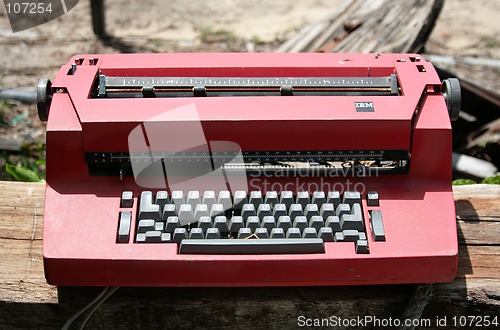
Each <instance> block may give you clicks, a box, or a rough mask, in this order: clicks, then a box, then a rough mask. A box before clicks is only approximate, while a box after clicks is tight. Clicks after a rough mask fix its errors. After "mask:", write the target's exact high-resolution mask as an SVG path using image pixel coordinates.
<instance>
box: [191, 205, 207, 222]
mask: <svg viewBox="0 0 500 330" xmlns="http://www.w3.org/2000/svg"><path fill="white" fill-rule="evenodd" d="M209 216H210V213H209V212H208V205H207V204H198V205H196V207H195V208H194V219H195V220H196V221H199V220H200V219H201V217H209Z"/></svg>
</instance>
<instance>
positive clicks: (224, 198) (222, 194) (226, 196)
mask: <svg viewBox="0 0 500 330" xmlns="http://www.w3.org/2000/svg"><path fill="white" fill-rule="evenodd" d="M217 203H218V204H222V206H223V208H224V211H226V210H229V209H230V208H232V207H233V201H232V200H231V193H230V192H229V191H227V190H222V191H219V198H217Z"/></svg>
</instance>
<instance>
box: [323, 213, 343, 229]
mask: <svg viewBox="0 0 500 330" xmlns="http://www.w3.org/2000/svg"><path fill="white" fill-rule="evenodd" d="M325 226H326V227H330V228H332V230H333V231H334V232H337V231H341V230H342V228H341V227H340V219H339V217H338V216H336V215H334V216H329V217H328V218H326V221H325Z"/></svg>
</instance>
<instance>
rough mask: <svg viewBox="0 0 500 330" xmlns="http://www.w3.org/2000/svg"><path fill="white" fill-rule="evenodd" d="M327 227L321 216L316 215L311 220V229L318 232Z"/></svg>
mask: <svg viewBox="0 0 500 330" xmlns="http://www.w3.org/2000/svg"><path fill="white" fill-rule="evenodd" d="M324 225H325V222H324V221H323V218H322V217H320V216H319V215H315V216H313V217H311V219H309V227H311V228H314V229H316V231H318V230H319V229H320V228H321V227H323V226H324Z"/></svg>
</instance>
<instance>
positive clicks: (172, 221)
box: [165, 217, 180, 233]
mask: <svg viewBox="0 0 500 330" xmlns="http://www.w3.org/2000/svg"><path fill="white" fill-rule="evenodd" d="M179 227H180V224H179V218H178V217H168V218H167V221H166V223H165V232H167V233H173V232H174V231H175V230H176V229H177V228H179Z"/></svg>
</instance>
